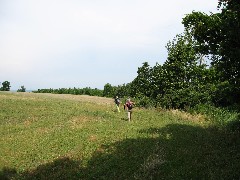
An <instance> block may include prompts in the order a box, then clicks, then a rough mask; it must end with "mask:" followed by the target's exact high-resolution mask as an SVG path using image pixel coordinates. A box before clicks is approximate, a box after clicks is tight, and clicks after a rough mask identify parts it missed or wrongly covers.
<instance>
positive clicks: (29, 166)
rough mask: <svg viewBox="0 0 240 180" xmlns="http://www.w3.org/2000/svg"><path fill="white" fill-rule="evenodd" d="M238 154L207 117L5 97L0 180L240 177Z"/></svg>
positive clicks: (66, 99)
mask: <svg viewBox="0 0 240 180" xmlns="http://www.w3.org/2000/svg"><path fill="white" fill-rule="evenodd" d="M239 150H240V136H239V133H234V132H231V131H228V130H225V129H224V128H221V129H219V128H217V127H215V126H214V124H213V123H211V122H210V121H206V120H205V118H204V117H203V116H192V115H189V114H186V113H182V112H179V111H176V110H175V111H164V110H156V109H155V110H146V109H137V108H135V109H134V112H133V120H132V121H131V122H128V121H127V114H126V112H124V111H123V108H122V111H121V112H120V113H118V112H116V109H115V106H114V103H113V100H112V99H108V98H100V97H89V96H74V95H53V94H33V93H10V92H8V93H6V92H0V179H174V180H175V179H240V152H239Z"/></svg>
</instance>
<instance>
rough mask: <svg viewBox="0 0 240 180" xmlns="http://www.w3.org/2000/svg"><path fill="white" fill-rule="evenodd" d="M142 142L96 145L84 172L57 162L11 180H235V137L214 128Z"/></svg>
mask: <svg viewBox="0 0 240 180" xmlns="http://www.w3.org/2000/svg"><path fill="white" fill-rule="evenodd" d="M138 133H140V134H147V136H146V137H148V138H138V139H125V140H123V141H119V142H116V143H113V144H109V145H102V146H101V147H99V148H98V150H97V151H96V152H95V153H94V154H93V155H92V158H91V159H90V160H89V162H88V164H87V166H86V167H82V165H81V161H75V160H71V159H70V158H62V159H57V160H55V161H54V162H52V163H48V164H43V165H41V166H39V167H37V168H36V169H35V170H32V171H26V172H24V173H21V174H17V173H16V170H14V169H7V168H6V169H5V170H3V171H2V172H0V178H1V177H2V178H6V179H8V178H9V179H11V177H13V178H16V179H239V178H240V171H239V169H240V152H239V149H240V137H239V133H231V132H227V131H224V130H221V131H220V130H218V129H216V128H206V129H204V128H201V127H195V126H189V125H179V124H171V125H168V126H166V127H164V128H159V129H158V128H150V129H143V130H141V131H139V132H138Z"/></svg>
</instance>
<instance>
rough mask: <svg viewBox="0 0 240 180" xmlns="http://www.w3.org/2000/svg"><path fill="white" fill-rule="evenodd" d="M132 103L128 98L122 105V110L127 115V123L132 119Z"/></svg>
mask: <svg viewBox="0 0 240 180" xmlns="http://www.w3.org/2000/svg"><path fill="white" fill-rule="evenodd" d="M133 104H134V103H133V102H132V101H131V99H130V98H128V99H127V101H126V103H125V104H124V109H126V111H127V115H128V121H131V119H132V108H133Z"/></svg>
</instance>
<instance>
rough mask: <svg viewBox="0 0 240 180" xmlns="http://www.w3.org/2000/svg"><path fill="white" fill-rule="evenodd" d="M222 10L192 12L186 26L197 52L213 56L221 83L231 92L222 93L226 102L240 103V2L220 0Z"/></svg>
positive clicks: (219, 5) (184, 22) (187, 17)
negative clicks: (194, 41)
mask: <svg viewBox="0 0 240 180" xmlns="http://www.w3.org/2000/svg"><path fill="white" fill-rule="evenodd" d="M218 8H219V10H220V12H218V13H214V14H210V15H207V14H205V13H202V12H192V13H191V14H188V15H187V16H186V17H185V18H184V19H183V24H184V26H185V28H186V30H187V31H188V32H189V33H190V34H192V35H193V37H194V39H195V40H196V42H197V46H196V49H197V51H198V52H200V53H202V54H205V55H210V57H211V60H212V64H213V65H214V67H215V68H216V70H217V74H218V75H219V76H218V77H219V80H220V82H221V84H224V87H225V88H224V89H228V90H227V91H225V92H226V93H223V92H222V95H223V96H225V97H226V98H225V99H226V100H225V102H226V101H229V99H231V101H230V102H228V104H233V103H240V1H239V0H219V4H218ZM219 87H221V85H220V86H219ZM221 88H222V87H221ZM219 91H220V90H219Z"/></svg>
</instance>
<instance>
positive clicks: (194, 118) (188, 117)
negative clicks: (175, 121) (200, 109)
mask: <svg viewBox="0 0 240 180" xmlns="http://www.w3.org/2000/svg"><path fill="white" fill-rule="evenodd" d="M170 112H171V113H172V114H173V115H174V116H176V117H180V118H181V119H183V120H187V121H191V122H199V123H203V122H206V118H205V116H203V115H201V114H196V115H192V114H190V113H187V112H184V111H179V110H178V109H173V110H171V111H170Z"/></svg>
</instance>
